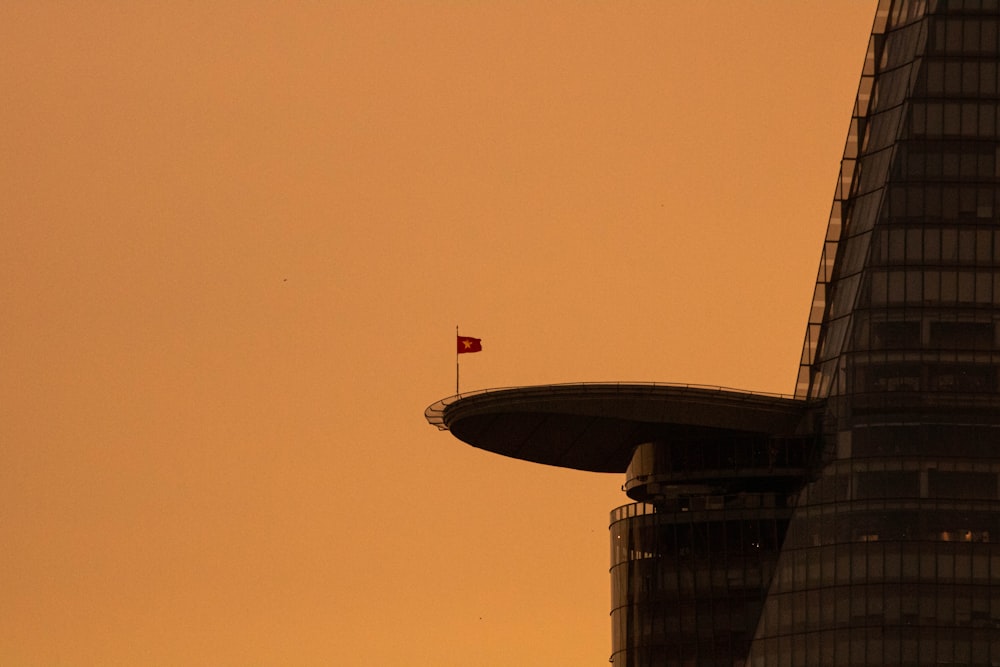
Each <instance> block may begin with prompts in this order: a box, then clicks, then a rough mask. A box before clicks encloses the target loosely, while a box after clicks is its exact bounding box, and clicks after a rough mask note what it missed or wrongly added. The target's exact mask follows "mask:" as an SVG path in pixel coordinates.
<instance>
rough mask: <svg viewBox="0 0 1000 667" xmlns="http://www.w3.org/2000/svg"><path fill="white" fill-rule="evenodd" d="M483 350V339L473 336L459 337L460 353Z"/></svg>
mask: <svg viewBox="0 0 1000 667" xmlns="http://www.w3.org/2000/svg"><path fill="white" fill-rule="evenodd" d="M482 351H483V341H482V339H480V338H472V337H471V336H459V337H458V354H465V353H467V352H482Z"/></svg>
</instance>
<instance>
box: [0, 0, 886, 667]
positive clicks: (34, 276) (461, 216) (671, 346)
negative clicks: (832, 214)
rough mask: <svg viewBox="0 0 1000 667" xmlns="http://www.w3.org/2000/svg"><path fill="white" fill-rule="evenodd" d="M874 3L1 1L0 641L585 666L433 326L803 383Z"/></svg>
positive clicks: (508, 469) (588, 548)
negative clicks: (452, 418)
mask: <svg viewBox="0 0 1000 667" xmlns="http://www.w3.org/2000/svg"><path fill="white" fill-rule="evenodd" d="M875 5H876V2H875V0H836V1H834V0H830V1H828V2H825V3H821V2H802V0H781V1H777V0H774V1H768V2H748V1H743V0H740V1H730V2H722V1H719V2H700V1H699V2H691V1H689V0H684V1H681V0H660V1H659V2H618V3H611V2H597V1H594V0H575V1H573V2H560V1H552V2H549V1H546V2H535V1H534V0H532V1H530V2H478V1H477V2H472V1H466V0H448V1H446V0H441V1H440V2H419V1H418V2H378V1H367V2H347V1H341V2H337V1H334V2H298V3H292V2H256V1H251V0H239V1H232V2H223V1H218V2H182V1H178V2H167V3H148V2H122V1H118V2H110V1H107V2H105V1H99V0H95V1H93V2H44V1H42V0H8V1H7V2H3V3H0V90H2V91H3V93H2V98H0V99H2V103H0V664H2V665H5V666H6V665H13V666H16V667H17V666H35V665H39V666H50V665H67V666H77V665H94V666H97V665H101V666H105V665H221V666H228V665H232V666H242V665H267V666H271V665H275V666H281V665H304V666H305V665H317V666H319V665H331V664H337V665H390V666H399V667H424V666H426V667H468V666H476V667H508V666H510V665H518V666H520V667H543V666H544V667H553V666H555V667H560V666H574V667H575V666H578V665H588V664H590V665H602V664H607V663H606V660H607V657H608V656H609V655H610V651H611V647H610V623H609V619H608V611H609V589H610V585H609V580H608V574H607V571H608V565H609V556H608V552H609V548H608V537H607V523H608V512H609V511H610V510H611V509H612V508H613V507H615V506H616V505H620V504H624V502H625V501H626V500H627V499H626V498H625V496H624V494H622V493H621V491H620V485H621V484H622V482H623V479H622V478H621V477H620V476H618V475H597V474H588V473H581V472H574V471H566V470H560V469H556V468H549V467H545V466H536V465H532V464H528V463H523V462H520V461H513V460H508V459H504V458H502V457H499V456H496V455H492V454H487V453H485V452H481V451H479V450H476V449H474V448H471V447H468V446H466V445H464V444H462V443H460V442H458V441H457V440H455V439H454V438H452V437H451V436H450V435H448V434H447V433H439V432H438V431H436V430H434V429H433V428H432V427H431V426H429V425H428V424H427V423H426V422H425V421H424V417H423V410H424V408H425V407H426V406H427V405H428V404H430V403H432V402H434V401H436V400H438V399H440V398H443V397H445V396H448V395H450V394H452V393H453V392H454V383H455V359H454V350H455V344H454V335H455V326H456V325H460V326H461V331H462V333H463V334H468V335H472V336H477V337H481V338H482V339H483V347H484V351H483V352H482V353H480V354H475V355H465V356H464V357H463V359H462V385H463V386H462V388H463V390H471V389H476V388H483V387H500V386H512V385H522V384H540V383H548V382H574V381H612V380H628V381H664V382H667V381H671V382H692V383H704V384H717V385H724V386H730V387H743V388H747V389H756V390H762V391H776V392H785V393H790V392H791V391H792V390H793V384H794V380H795V374H796V370H797V368H796V364H797V362H798V357H799V352H800V348H801V343H802V336H803V333H804V331H805V324H806V317H807V314H808V309H809V302H810V297H811V293H812V285H813V280H814V278H815V274H816V267H817V263H818V260H819V251H820V244H821V240H822V237H823V234H824V230H825V227H826V222H827V216H828V214H829V210H830V202H831V199H832V195H833V189H834V183H835V180H836V176H837V171H838V168H839V160H840V156H841V152H842V149H843V146H844V140H845V138H846V134H847V127H848V121H849V117H850V110H851V106H852V104H853V100H854V93H855V91H856V88H857V83H858V78H859V74H860V68H861V65H862V61H863V58H864V53H865V48H866V44H867V39H868V32H869V29H870V27H871V23H872V19H873V16H874V10H875Z"/></svg>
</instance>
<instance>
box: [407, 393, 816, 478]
mask: <svg viewBox="0 0 1000 667" xmlns="http://www.w3.org/2000/svg"><path fill="white" fill-rule="evenodd" d="M806 407H807V403H806V402H805V401H804V400H801V399H795V398H791V397H788V396H779V395H774V394H757V393H751V392H742V391H735V390H730V389H722V388H719V387H702V386H691V385H682V386H681V385H665V384H557V385H541V386H534V387H517V388H510V389H488V390H483V391H479V392H474V393H470V394H463V395H458V396H452V397H450V398H446V399H444V400H441V401H438V402H437V403H435V404H434V405H432V406H430V407H429V408H427V411H426V413H425V415H426V417H427V420H428V421H429V422H430V423H431V424H433V425H435V426H437V427H438V428H440V429H443V430H448V431H451V433H452V435H454V436H455V437H456V438H458V439H459V440H462V441H463V442H466V443H468V444H470V445H472V446H473V447H478V448H480V449H485V450H487V451H491V452H496V453H497V454H502V455H504V456H510V457H513V458H518V459H523V460H526V461H533V462H536V463H545V464H548V465H555V466H560V467H564V468H575V469H578V470H588V471H592V472H624V471H625V469H626V468H627V467H628V463H629V460H630V458H631V455H632V449H633V448H634V447H635V446H636V445H637V444H639V443H641V442H647V441H649V440H653V439H666V440H676V439H683V438H699V437H706V436H708V437H710V436H712V435H715V436H721V435H724V434H726V433H729V434H733V435H741V434H742V435H748V434H765V435H779V436H780V435H794V434H795V432H796V431H797V429H798V427H799V425H800V423H801V422H802V419H803V417H804V416H805V413H806Z"/></svg>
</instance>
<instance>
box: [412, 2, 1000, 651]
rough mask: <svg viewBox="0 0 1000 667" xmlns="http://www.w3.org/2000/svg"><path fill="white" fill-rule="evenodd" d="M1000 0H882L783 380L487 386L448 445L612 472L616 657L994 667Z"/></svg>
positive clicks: (458, 401) (998, 607)
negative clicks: (617, 498) (620, 496)
mask: <svg viewBox="0 0 1000 667" xmlns="http://www.w3.org/2000/svg"><path fill="white" fill-rule="evenodd" d="M998 77H1000V3H998V0H951V1H947V0H936V1H935V0H882V1H881V2H880V3H879V7H878V11H877V15H876V19H875V24H874V27H873V30H872V35H871V40H870V42H869V46H868V51H867V56H866V59H865V64H864V71H863V73H862V78H861V83H860V86H859V89H858V96H857V101H856V104H855V107H854V112H853V117H852V119H851V125H850V132H849V135H848V139H847V145H846V148H845V152H844V157H843V161H842V166H841V174H840V178H839V180H838V182H837V188H836V194H835V197H834V202H833V209H832V212H831V215H830V223H829V228H828V232H827V235H826V240H825V243H824V247H823V252H822V258H821V261H820V267H819V275H818V278H817V282H816V291H815V296H814V298H813V306H812V310H811V315H810V318H809V325H808V330H807V333H806V337H805V344H804V347H803V351H802V361H801V368H800V371H799V376H798V382H797V387H796V394H795V396H794V397H781V396H770V395H761V394H754V393H749V392H739V391H733V390H723V389H712V388H704V387H690V386H683V387H682V386H671V385H659V384H650V385H636V384H630V385H618V384H586V385H552V386H542V387H526V388H517V389H505V390H496V391H484V392H477V393H473V394H467V395H464V396H456V397H452V398H450V399H445V400H444V401H441V402H439V403H437V404H435V405H433V406H431V407H430V408H428V411H427V416H428V419H429V420H430V421H431V423H433V424H435V425H437V426H439V427H441V428H447V429H449V430H450V431H451V433H452V434H453V435H455V436H456V437H457V438H459V439H460V440H463V441H465V442H467V443H469V444H472V445H474V446H476V447H480V448H483V449H487V450H491V451H495V452H498V453H500V454H504V455H506V456H513V457H517V458H521V459H525V460H528V461H537V462H542V463H547V464H552V465H559V466H566V467H570V468H578V469H583V470H592V471H605V472H624V473H625V491H626V493H627V494H628V496H629V497H630V498H631V499H632V500H634V501H636V502H634V503H632V504H629V505H625V506H623V507H619V508H618V509H616V510H614V511H613V512H612V514H611V543H612V562H611V577H612V598H613V600H612V612H611V621H612V638H613V641H612V656H611V661H612V663H613V664H614V665H616V666H620V665H627V666H629V667H647V666H649V667H652V666H660V665H679V666H681V665H683V666H689V665H692V666H693V665H698V666H702V665H713V666H715V665H718V666H726V667H732V666H733V665H740V666H742V665H752V666H753V667H758V666H761V667H765V666H766V667H770V666H775V667H791V666H793V665H795V666H801V665H809V666H817V665H818V666H827V665H829V666H833V665H838V666H839V665H851V666H857V665H880V666H881V665H900V666H915V665H975V666H984V667H985V666H989V665H1000V484H998V476H1000V377H998V374H1000V84H998Z"/></svg>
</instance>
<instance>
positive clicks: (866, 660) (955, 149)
mask: <svg viewBox="0 0 1000 667" xmlns="http://www.w3.org/2000/svg"><path fill="white" fill-rule="evenodd" d="M998 40H1000V7H998V3H997V2H996V1H995V0H994V1H986V0H963V1H958V0H952V1H950V2H945V1H944V0H940V1H938V2H933V1H929V2H923V1H916V0H908V1H883V2H882V3H880V6H879V16H878V19H877V20H876V28H875V31H874V32H873V36H872V41H871V44H870V47H869V52H868V57H867V60H866V64H865V75H864V81H863V83H862V87H861V91H860V92H859V96H858V103H857V105H856V108H855V117H854V119H853V121H852V128H851V139H849V142H848V149H847V151H846V152H845V159H844V163H843V164H844V170H846V171H850V175H849V176H844V175H842V178H841V183H840V186H839V187H838V193H837V199H836V201H835V205H834V214H833V215H832V216H831V220H832V222H831V226H830V233H829V234H828V238H827V244H826V248H825V251H824V257H823V261H822V263H821V269H820V279H819V280H818V284H817V292H816V294H817V298H816V299H814V310H813V318H812V319H811V322H810V328H809V332H808V333H807V338H806V345H805V347H804V350H803V367H802V372H801V373H800V376H799V380H800V382H799V395H801V396H803V397H808V398H810V399H813V400H817V401H825V417H824V419H823V420H822V422H823V426H822V431H823V433H822V436H823V456H822V464H821V465H820V466H819V468H818V476H817V478H816V479H815V481H813V482H812V483H810V484H809V485H807V486H806V488H805V489H804V490H803V492H802V493H801V495H800V496H799V499H798V503H797V507H796V508H795V510H794V512H793V516H792V519H791V521H790V524H789V529H788V533H787V536H786V539H785V541H784V544H783V545H782V548H781V553H780V556H779V559H778V563H777V566H776V570H775V574H774V579H773V581H772V582H771V586H770V590H769V592H768V595H767V600H766V602H765V605H764V611H763V614H762V617H761V620H760V623H759V625H758V627H757V630H756V633H755V638H754V641H753V645H752V650H751V655H750V664H752V665H754V666H755V667H756V666H761V667H764V666H772V665H773V666H781V667H791V666H792V665H810V666H815V665H822V666H826V665H829V666H833V665H851V666H854V665H858V666H860V665H880V666H881V665H908V666H916V665H982V666H986V665H998V664H1000V532H998V531H1000V496H998V489H1000V482H998V479H1000V400H998V397H1000V394H998V388H1000V216H998V206H1000V198H998V195H1000V192H998V184H1000V141H998V127H1000V94H998V91H1000V85H998V70H1000V44H998ZM831 254H832V255H833V257H834V260H833V262H832V263H830V262H829V256H830V255H831Z"/></svg>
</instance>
